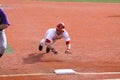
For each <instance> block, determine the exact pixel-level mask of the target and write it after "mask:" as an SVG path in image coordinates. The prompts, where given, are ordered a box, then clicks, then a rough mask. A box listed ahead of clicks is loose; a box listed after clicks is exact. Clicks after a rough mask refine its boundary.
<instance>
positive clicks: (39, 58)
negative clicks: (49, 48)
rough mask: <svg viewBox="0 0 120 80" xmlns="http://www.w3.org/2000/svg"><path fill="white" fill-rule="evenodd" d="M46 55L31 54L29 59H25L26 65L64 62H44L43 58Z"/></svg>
mask: <svg viewBox="0 0 120 80" xmlns="http://www.w3.org/2000/svg"><path fill="white" fill-rule="evenodd" d="M44 55H46V53H32V54H29V55H28V57H26V58H23V63H24V64H33V63H37V62H62V61H61V60H55V59H53V60H43V59H42V58H43V56H44Z"/></svg>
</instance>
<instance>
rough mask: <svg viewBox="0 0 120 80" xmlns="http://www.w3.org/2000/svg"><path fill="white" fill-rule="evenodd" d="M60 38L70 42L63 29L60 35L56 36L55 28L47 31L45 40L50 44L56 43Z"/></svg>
mask: <svg viewBox="0 0 120 80" xmlns="http://www.w3.org/2000/svg"><path fill="white" fill-rule="evenodd" d="M61 38H64V39H65V41H69V40H70V37H69V34H68V32H67V31H66V30H65V29H64V32H63V33H62V34H60V35H58V34H57V33H56V28H51V29H48V30H47V32H46V36H45V39H49V40H50V41H51V42H53V41H56V40H58V39H61Z"/></svg>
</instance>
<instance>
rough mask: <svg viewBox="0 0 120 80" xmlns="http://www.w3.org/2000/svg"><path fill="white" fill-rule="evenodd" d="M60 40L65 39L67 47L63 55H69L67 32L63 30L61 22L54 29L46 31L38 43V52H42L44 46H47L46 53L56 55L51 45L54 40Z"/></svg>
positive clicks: (69, 45)
mask: <svg viewBox="0 0 120 80" xmlns="http://www.w3.org/2000/svg"><path fill="white" fill-rule="evenodd" d="M62 38H64V39H65V42H66V46H67V48H66V50H65V53H68V54H70V53H71V51H70V48H71V44H70V36H69V34H68V32H67V31H66V30H65V24H64V23H63V22H60V23H58V24H57V26H56V28H50V29H48V30H47V32H46V34H45V37H44V38H43V39H42V40H41V42H40V45H39V50H40V51H42V49H43V46H44V45H46V46H47V47H46V53H49V52H50V51H52V52H53V53H54V54H57V53H58V51H57V50H56V49H55V48H54V47H53V44H54V42H55V41H56V40H60V39H62ZM58 46H59V45H58Z"/></svg>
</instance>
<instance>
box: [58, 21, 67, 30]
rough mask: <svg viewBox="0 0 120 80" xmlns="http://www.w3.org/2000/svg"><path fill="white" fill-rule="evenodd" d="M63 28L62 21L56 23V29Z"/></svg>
mask: <svg viewBox="0 0 120 80" xmlns="http://www.w3.org/2000/svg"><path fill="white" fill-rule="evenodd" d="M64 28H65V24H64V23H63V22H60V23H58V24H57V29H64Z"/></svg>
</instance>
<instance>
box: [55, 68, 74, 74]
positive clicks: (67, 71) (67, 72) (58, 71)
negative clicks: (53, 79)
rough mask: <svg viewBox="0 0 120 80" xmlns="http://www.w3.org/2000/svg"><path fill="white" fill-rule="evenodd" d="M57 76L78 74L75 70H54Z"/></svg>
mask: <svg viewBox="0 0 120 80" xmlns="http://www.w3.org/2000/svg"><path fill="white" fill-rule="evenodd" d="M54 73H55V74H75V73H76V72H75V71H74V70H73V69H56V70H54Z"/></svg>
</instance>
